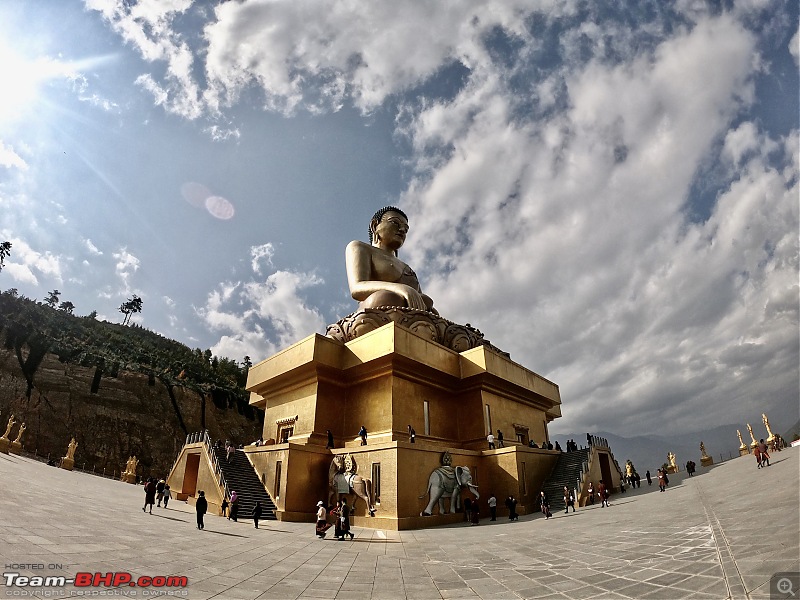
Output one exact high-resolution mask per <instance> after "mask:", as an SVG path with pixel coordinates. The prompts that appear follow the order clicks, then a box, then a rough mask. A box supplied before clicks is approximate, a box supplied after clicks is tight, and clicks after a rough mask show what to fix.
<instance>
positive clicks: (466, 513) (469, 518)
mask: <svg viewBox="0 0 800 600" xmlns="http://www.w3.org/2000/svg"><path fill="white" fill-rule="evenodd" d="M471 511H472V498H464V520H465V521H466V522H467V523H470V522H472V515H470V512H471Z"/></svg>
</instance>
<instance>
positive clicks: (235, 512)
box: [231, 491, 239, 523]
mask: <svg viewBox="0 0 800 600" xmlns="http://www.w3.org/2000/svg"><path fill="white" fill-rule="evenodd" d="M238 519H239V494H237V493H236V492H235V491H233V492H231V521H233V522H234V523H235V522H237V521H238Z"/></svg>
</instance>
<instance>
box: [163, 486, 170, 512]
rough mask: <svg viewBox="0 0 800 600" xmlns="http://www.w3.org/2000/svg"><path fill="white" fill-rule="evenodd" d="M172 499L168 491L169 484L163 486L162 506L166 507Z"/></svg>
mask: <svg viewBox="0 0 800 600" xmlns="http://www.w3.org/2000/svg"><path fill="white" fill-rule="evenodd" d="M171 499H172V492H171V491H169V484H166V485H165V486H164V508H167V504H169V501H170V500H171Z"/></svg>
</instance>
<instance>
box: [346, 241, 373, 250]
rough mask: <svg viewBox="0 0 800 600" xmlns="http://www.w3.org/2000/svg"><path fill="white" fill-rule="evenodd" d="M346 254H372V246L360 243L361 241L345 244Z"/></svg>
mask: <svg viewBox="0 0 800 600" xmlns="http://www.w3.org/2000/svg"><path fill="white" fill-rule="evenodd" d="M345 250H346V252H370V253H372V246H371V245H369V244H367V243H365V242H362V241H361V240H353V241H352V242H350V243H349V244H347V248H346V249H345Z"/></svg>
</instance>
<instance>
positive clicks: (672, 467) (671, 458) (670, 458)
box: [667, 452, 678, 473]
mask: <svg viewBox="0 0 800 600" xmlns="http://www.w3.org/2000/svg"><path fill="white" fill-rule="evenodd" d="M667 460H668V461H669V467H667V472H668V473H677V472H678V463H677V462H675V460H676V458H675V454H673V453H672V452H668V453H667Z"/></svg>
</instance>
